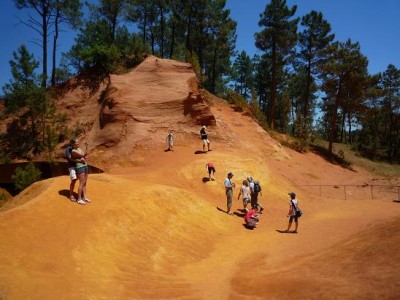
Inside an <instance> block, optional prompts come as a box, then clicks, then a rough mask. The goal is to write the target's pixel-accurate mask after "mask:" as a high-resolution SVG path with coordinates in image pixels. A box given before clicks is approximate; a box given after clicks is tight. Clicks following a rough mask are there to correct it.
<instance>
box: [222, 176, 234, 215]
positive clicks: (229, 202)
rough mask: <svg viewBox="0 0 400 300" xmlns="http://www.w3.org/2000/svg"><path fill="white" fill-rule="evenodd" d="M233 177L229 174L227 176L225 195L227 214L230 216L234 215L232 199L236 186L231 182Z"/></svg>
mask: <svg viewBox="0 0 400 300" xmlns="http://www.w3.org/2000/svg"><path fill="white" fill-rule="evenodd" d="M232 177H233V173H232V172H229V173H228V175H227V178H225V182H224V185H225V194H226V207H227V209H226V213H227V214H228V215H233V213H232V212H231V207H232V198H233V188H234V187H235V184H234V183H233V182H231V179H232Z"/></svg>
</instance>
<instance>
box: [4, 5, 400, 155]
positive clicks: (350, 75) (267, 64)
mask: <svg viewBox="0 0 400 300" xmlns="http://www.w3.org/2000/svg"><path fill="white" fill-rule="evenodd" d="M8 2H12V5H14V6H15V7H17V8H18V9H19V10H20V11H23V12H25V14H23V15H21V17H19V22H20V23H21V24H22V25H25V26H26V28H28V29H29V30H30V31H31V36H32V37H33V36H34V37H35V38H34V42H35V43H37V44H38V45H39V46H40V48H41V50H40V51H41V52H40V53H39V54H36V55H35V56H34V55H33V54H32V52H31V51H30V50H29V49H30V47H31V46H30V45H29V44H28V43H29V41H26V43H25V45H21V46H19V48H18V49H15V50H14V53H13V57H12V58H11V61H10V64H9V68H10V70H11V74H12V79H11V80H10V81H9V82H8V83H5V84H4V85H3V86H2V87H3V93H4V99H5V106H6V110H5V112H4V113H3V117H5V116H7V114H15V113H16V112H17V111H20V110H21V109H25V110H24V113H23V114H19V116H20V120H19V124H17V125H15V126H19V127H22V126H25V128H26V134H25V135H23V137H24V139H25V140H28V141H31V142H30V143H25V145H24V147H23V148H21V150H20V151H16V152H15V153H14V154H13V155H15V156H16V157H20V158H21V157H25V156H27V154H28V153H34V154H39V153H41V152H43V151H47V152H49V153H50V152H51V149H54V147H55V145H56V144H57V142H59V141H60V137H62V136H67V135H68V134H67V133H65V132H63V130H65V129H64V127H63V126H62V124H63V122H64V121H65V116H62V115H57V114H56V108H55V107H54V104H53V100H54V97H55V95H54V93H52V92H51V91H54V89H52V88H51V87H56V86H58V85H60V84H62V83H63V82H65V81H66V80H68V79H70V78H71V77H72V76H75V75H77V74H79V75H80V76H85V74H86V76H87V75H89V74H90V76H92V77H93V76H97V77H99V78H106V77H107V76H108V74H110V73H122V72H127V71H128V70H130V69H131V68H133V67H134V66H135V65H137V64H138V63H140V62H141V61H142V59H143V55H144V54H145V53H149V54H153V55H156V56H158V57H162V58H171V59H177V60H182V61H188V62H190V63H192V64H193V66H194V67H195V69H196V72H197V75H198V78H199V79H200V81H201V83H202V86H203V87H204V88H206V89H207V90H209V91H210V92H211V93H214V94H216V95H219V96H221V97H223V98H225V99H227V100H228V101H232V102H233V103H235V104H236V105H239V106H246V105H248V106H251V107H256V108H257V109H253V110H252V112H253V113H254V114H255V117H257V118H258V119H259V120H260V122H261V123H264V126H265V127H266V128H267V129H269V130H274V131H277V132H281V133H286V134H290V135H292V136H293V137H295V138H296V139H297V140H298V141H299V143H298V148H299V150H303V149H305V148H306V147H307V145H309V143H311V142H313V140H314V139H315V138H316V137H320V138H323V139H326V140H327V141H329V147H328V150H329V152H332V145H333V142H343V143H349V144H351V145H352V146H353V148H354V149H356V150H357V151H359V152H360V153H361V154H362V155H365V156H367V157H369V158H372V159H384V160H387V161H390V162H398V161H399V159H400V134H399V131H400V115H399V114H400V71H399V69H398V68H397V66H396V65H395V62H393V63H391V62H389V63H388V65H387V66H385V69H383V70H380V71H377V70H373V71H372V72H371V68H370V67H369V61H368V56H367V55H365V54H364V53H363V51H362V47H361V46H362V45H361V44H360V43H359V42H358V41H356V40H352V39H351V37H345V38H343V40H341V39H340V38H338V37H336V35H335V28H333V27H332V26H331V24H330V23H329V22H328V21H327V19H326V18H325V16H324V14H323V13H322V12H321V11H318V10H312V9H310V10H309V11H304V8H303V9H301V5H302V4H301V3H299V5H298V6H297V5H295V4H294V3H295V2H299V1H284V0H271V1H257V8H258V9H259V11H258V17H254V18H253V19H252V20H251V21H252V22H253V25H254V23H255V24H256V27H255V29H254V32H251V31H252V30H251V29H246V31H247V32H249V31H250V32H251V35H252V37H253V38H252V40H250V39H249V38H248V41H247V43H248V44H253V45H255V47H254V49H256V51H252V50H249V49H250V48H247V49H246V51H245V50H241V49H237V41H238V40H240V35H239V33H240V32H241V31H240V32H239V30H238V28H239V27H238V23H237V21H236V19H235V18H234V17H233V15H232V14H231V10H230V9H229V7H230V5H233V6H234V4H231V3H233V2H235V1H225V0H198V1H183V0H157V1H155V0H154V1H149V0H143V1H141V0H101V1H90V4H84V3H83V1H80V0H70V1H63V0H14V1H8ZM314 2H315V1H314ZM319 2H321V1H319ZM371 2H373V1H366V2H365V3H364V4H363V7H364V8H365V7H368V6H369V5H370V3H371ZM260 3H261V6H259V5H260ZM252 4H254V3H252ZM7 5H9V3H8V4H7ZM380 5H382V7H383V6H384V5H385V4H384V3H382V4H380ZM391 5H392V6H391ZM316 6H317V5H316ZM342 7H344V8H345V9H346V11H347V12H348V14H350V15H351V16H354V18H356V16H358V15H359V14H360V13H359V11H358V9H357V8H356V7H355V6H352V4H351V1H346V5H344V6H342ZM396 7H397V8H399V4H398V3H397V4H396V3H395V2H393V1H388V2H386V5H385V8H386V9H388V8H389V10H388V11H389V12H390V15H387V16H386V20H391V19H392V18H395V15H392V14H395V13H396ZM252 9H254V7H253V8H252ZM232 11H233V9H232ZM397 11H398V9H397ZM300 12H301V13H300ZM369 13H371V14H372V15H371V16H370V17H369V19H370V20H371V21H372V20H373V16H374V13H376V11H372V10H370V11H369ZM237 15H245V16H246V13H245V10H242V11H241V12H240V13H238V14H237ZM364 16H365V14H364ZM367 17H368V16H367ZM391 17H392V18H391ZM247 21H248V22H250V20H247ZM371 23H372V22H371ZM239 24H240V23H239ZM246 25H247V24H244V25H242V27H241V28H243V27H246ZM364 25H365V24H360V23H357V22H354V25H353V26H354V27H362V26H364ZM20 26H21V25H20ZM365 26H366V27H367V25H365ZM246 28H247V27H246ZM250 28H251V27H250ZM253 28H254V27H253ZM397 28H399V27H397ZM382 29H386V28H382ZM397 30H399V29H397ZM66 31H69V32H73V33H74V34H75V39H74V41H73V44H72V45H67V48H63V50H64V51H61V50H60V49H61V48H60V49H59V48H58V47H59V39H60V38H61V36H63V35H64V34H65V32H66ZM381 33H382V34H381V35H382V36H384V35H387V32H386V31H385V30H381ZM365 34H366V35H371V33H370V32H369V31H368V30H365ZM398 37H399V34H398V33H397V36H396V34H394V35H393V36H391V37H390V38H391V39H393V40H397V41H398V40H399V39H398ZM64 46H65V45H64ZM377 47H379V45H377ZM243 48H245V47H243ZM392 50H393V49H392ZM61 52H62V53H61ZM394 52H396V51H394ZM382 53H385V49H383V50H382ZM397 53H398V51H397ZM382 56H385V57H386V55H384V54H382ZM397 57H398V56H397ZM9 137H10V135H7V133H4V134H3V139H2V140H3V142H2V143H1V148H0V157H3V161H4V159H5V158H4V157H6V156H7V155H6V154H5V153H10V152H9V151H8V150H7V149H9V148H12V147H13V143H15V142H16V141H14V142H13V141H12V140H10V139H9ZM13 149H14V148H13Z"/></svg>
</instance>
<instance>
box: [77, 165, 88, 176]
mask: <svg viewBox="0 0 400 300" xmlns="http://www.w3.org/2000/svg"><path fill="white" fill-rule="evenodd" d="M83 173H89V167H88V166H83V167H80V168H76V174H83Z"/></svg>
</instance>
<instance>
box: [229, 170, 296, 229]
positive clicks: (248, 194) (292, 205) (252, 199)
mask: <svg viewBox="0 0 400 300" xmlns="http://www.w3.org/2000/svg"><path fill="white" fill-rule="evenodd" d="M232 178H233V173H232V172H229V173H228V174H227V177H226V178H225V181H224V186H225V194H226V206H227V209H226V213H227V214H229V215H233V212H232V211H231V210H232V200H233V189H234V188H235V187H236V185H235V183H234V182H232V181H231V179H232ZM259 195H260V196H262V190H261V185H260V183H259V182H258V181H256V180H253V178H252V176H248V177H247V178H246V179H245V180H243V182H242V186H241V188H240V190H239V194H238V197H237V199H238V200H240V196H242V201H243V209H242V211H243V212H244V213H245V217H244V221H245V225H246V227H247V228H249V229H253V228H255V227H256V225H257V224H258V222H259V214H261V213H262V211H263V210H264V207H263V206H262V205H261V204H260V203H259V202H258V196H259ZM288 195H289V196H290V201H289V211H288V215H287V216H288V217H289V224H288V227H287V229H286V230H285V231H283V232H285V233H297V229H298V224H299V223H298V222H299V218H300V217H301V215H302V211H301V210H300V207H299V201H298V200H297V199H296V194H295V193H293V192H291V193H289V194H288ZM249 204H250V208H248V205H249ZM293 221H294V223H295V228H294V230H293V231H290V228H291V226H292V223H293Z"/></svg>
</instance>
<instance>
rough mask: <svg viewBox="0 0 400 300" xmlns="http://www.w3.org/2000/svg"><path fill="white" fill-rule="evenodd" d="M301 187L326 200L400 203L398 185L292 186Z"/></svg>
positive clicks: (399, 187) (399, 188)
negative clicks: (366, 200)
mask: <svg viewBox="0 0 400 300" xmlns="http://www.w3.org/2000/svg"><path fill="white" fill-rule="evenodd" d="M293 186H296V187H301V188H302V189H304V190H306V191H307V192H309V193H310V194H313V195H318V196H321V197H326V198H336V199H344V200H365V199H370V200H387V201H396V202H397V201H400V186H399V185H370V184H368V185H348V184H334V185H333V184H332V185H329V184H327V185H321V184H315V185H302V184H296V185H293Z"/></svg>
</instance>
